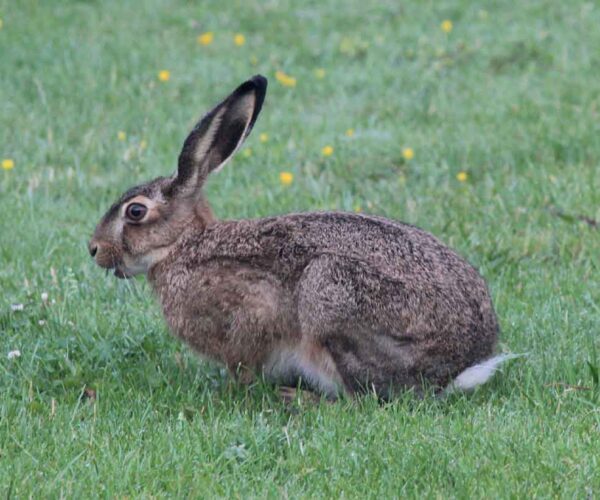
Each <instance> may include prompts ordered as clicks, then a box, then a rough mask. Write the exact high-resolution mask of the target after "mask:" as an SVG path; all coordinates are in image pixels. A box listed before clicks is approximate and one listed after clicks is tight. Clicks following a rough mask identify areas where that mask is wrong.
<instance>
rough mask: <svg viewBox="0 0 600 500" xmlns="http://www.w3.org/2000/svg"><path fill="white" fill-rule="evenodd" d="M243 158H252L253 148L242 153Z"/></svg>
mask: <svg viewBox="0 0 600 500" xmlns="http://www.w3.org/2000/svg"><path fill="white" fill-rule="evenodd" d="M242 156H243V157H244V158H250V157H251V156H252V149H251V148H246V149H244V151H242Z"/></svg>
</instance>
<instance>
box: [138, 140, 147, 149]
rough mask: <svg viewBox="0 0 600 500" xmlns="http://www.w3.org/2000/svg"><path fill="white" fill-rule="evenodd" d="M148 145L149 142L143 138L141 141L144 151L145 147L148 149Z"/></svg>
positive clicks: (141, 147)
mask: <svg viewBox="0 0 600 500" xmlns="http://www.w3.org/2000/svg"><path fill="white" fill-rule="evenodd" d="M147 147H148V143H147V142H146V141H145V140H144V139H142V140H141V141H140V149H141V150H142V151H143V150H144V149H146V148H147Z"/></svg>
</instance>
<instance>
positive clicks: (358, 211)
mask: <svg viewBox="0 0 600 500" xmlns="http://www.w3.org/2000/svg"><path fill="white" fill-rule="evenodd" d="M354 211H355V212H356V213H357V214H359V213H361V212H362V207H361V206H360V204H358V203H357V204H356V205H354Z"/></svg>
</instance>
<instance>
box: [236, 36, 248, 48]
mask: <svg viewBox="0 0 600 500" xmlns="http://www.w3.org/2000/svg"><path fill="white" fill-rule="evenodd" d="M233 43H235V44H236V45H237V46H238V47H241V46H242V45H244V44H245V43H246V37H245V36H244V35H242V34H241V33H236V34H235V35H234V37H233Z"/></svg>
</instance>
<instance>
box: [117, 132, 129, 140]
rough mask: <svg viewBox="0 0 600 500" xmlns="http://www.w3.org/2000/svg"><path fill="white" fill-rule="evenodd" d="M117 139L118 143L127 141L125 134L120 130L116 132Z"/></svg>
mask: <svg viewBox="0 0 600 500" xmlns="http://www.w3.org/2000/svg"><path fill="white" fill-rule="evenodd" d="M117 139H119V140H120V141H124V140H125V139H127V134H126V133H125V132H123V131H122V130H119V131H118V132H117Z"/></svg>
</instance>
